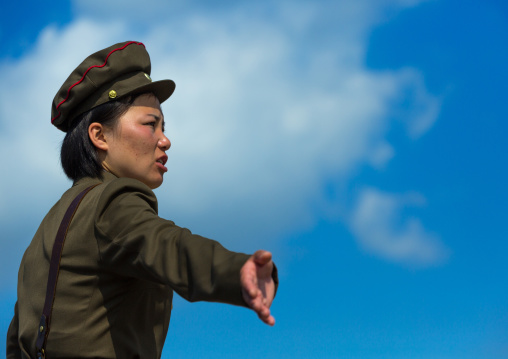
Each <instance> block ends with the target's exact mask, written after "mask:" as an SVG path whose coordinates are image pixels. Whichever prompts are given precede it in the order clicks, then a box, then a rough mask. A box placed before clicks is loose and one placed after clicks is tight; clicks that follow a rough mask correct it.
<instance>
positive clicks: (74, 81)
mask: <svg viewBox="0 0 508 359" xmlns="http://www.w3.org/2000/svg"><path fill="white" fill-rule="evenodd" d="M150 70H151V64H150V56H149V55H148V52H147V51H146V49H145V45H144V44H143V43H141V42H136V41H126V42H122V43H119V44H115V45H113V46H110V47H108V48H105V49H103V50H100V51H97V52H96V53H94V54H92V55H90V56H88V57H87V58H86V59H85V60H84V61H83V62H82V63H81V64H80V65H79V66H78V67H76V69H75V70H74V71H73V72H72V73H71V74H70V75H69V77H68V78H67V80H65V82H64V84H63V85H62V87H60V89H59V90H58V92H57V94H56V96H55V98H54V99H53V104H52V106H51V123H52V124H53V125H55V126H56V127H57V128H59V129H60V130H62V131H64V132H67V131H68V130H69V127H70V124H71V123H72V120H73V119H74V118H76V117H77V116H78V115H80V114H82V113H84V112H86V111H88V110H91V109H92V108H94V107H96V106H99V105H102V104H104V103H106V102H109V101H115V100H117V99H119V98H121V97H122V96H126V95H134V94H139V93H144V92H152V93H154V94H155V96H157V98H158V99H159V101H160V102H161V103H162V102H164V101H165V100H167V99H168V98H169V96H171V94H172V93H173V91H174V90H175V83H174V82H173V81H172V80H162V81H154V82H152V79H151V78H150Z"/></svg>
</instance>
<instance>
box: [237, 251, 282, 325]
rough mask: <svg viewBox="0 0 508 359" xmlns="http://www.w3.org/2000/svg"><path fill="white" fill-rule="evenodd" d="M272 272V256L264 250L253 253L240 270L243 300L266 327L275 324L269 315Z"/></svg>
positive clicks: (273, 289)
mask: <svg viewBox="0 0 508 359" xmlns="http://www.w3.org/2000/svg"><path fill="white" fill-rule="evenodd" d="M272 271H273V262H272V254H271V253H270V252H267V251H264V250H259V251H257V252H256V253H254V254H253V255H252V257H250V258H249V259H248V260H247V262H245V264H244V265H243V267H242V269H241V270H240V282H241V284H242V295H243V299H244V300H245V302H246V303H247V305H249V307H250V308H251V309H252V310H254V311H255V312H256V313H257V315H258V317H259V319H261V320H262V321H263V322H265V323H266V324H268V325H274V324H275V318H274V317H272V316H271V314H270V306H271V305H272V301H273V297H274V295H275V283H274V282H273V279H272Z"/></svg>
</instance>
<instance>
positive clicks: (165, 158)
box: [155, 155, 168, 172]
mask: <svg viewBox="0 0 508 359" xmlns="http://www.w3.org/2000/svg"><path fill="white" fill-rule="evenodd" d="M167 161H168V156H166V155H164V156H161V157H159V158H157V160H156V161H155V163H156V165H157V167H159V168H160V169H161V170H162V171H164V172H167V171H168V169H167V168H166V166H165V164H166V162H167Z"/></svg>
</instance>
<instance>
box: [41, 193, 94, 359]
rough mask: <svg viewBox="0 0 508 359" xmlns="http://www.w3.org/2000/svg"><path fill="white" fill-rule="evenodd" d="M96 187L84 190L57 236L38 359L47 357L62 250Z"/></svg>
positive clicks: (52, 256) (66, 215) (47, 288)
mask: <svg viewBox="0 0 508 359" xmlns="http://www.w3.org/2000/svg"><path fill="white" fill-rule="evenodd" d="M97 185H98V184H96V185H93V186H90V187H88V188H86V189H84V190H83V191H82V192H81V193H80V194H78V195H77V197H76V198H74V200H73V201H72V203H71V204H70V206H69V208H67V211H66V212H65V215H64V217H63V219H62V223H60V227H59V228H58V232H57V234H56V238H55V243H54V244H53V252H52V253H51V262H50V265H49V274H48V284H47V287H46V300H45V301H44V309H43V310H42V316H41V321H40V323H39V329H38V335H37V341H36V348H37V358H40V359H44V358H45V357H46V353H45V349H46V340H47V339H48V334H49V326H50V323H51V312H52V311H53V302H54V301H55V291H56V282H57V280H58V272H59V270H60V260H61V258H62V250H63V245H64V241H65V237H66V236H67V231H68V230H69V225H70V224H71V221H72V217H74V213H76V210H77V209H78V206H79V204H80V203H81V201H82V200H83V198H84V197H85V196H86V194H87V193H88V192H90V191H91V190H92V189H93V188H94V187H95V186H97Z"/></svg>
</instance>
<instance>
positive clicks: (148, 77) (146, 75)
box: [145, 72, 152, 82]
mask: <svg viewBox="0 0 508 359" xmlns="http://www.w3.org/2000/svg"><path fill="white" fill-rule="evenodd" d="M145 77H146V78H147V79H148V80H149V81H150V82H152V79H151V78H150V76H148V74H147V73H146V72H145Z"/></svg>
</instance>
